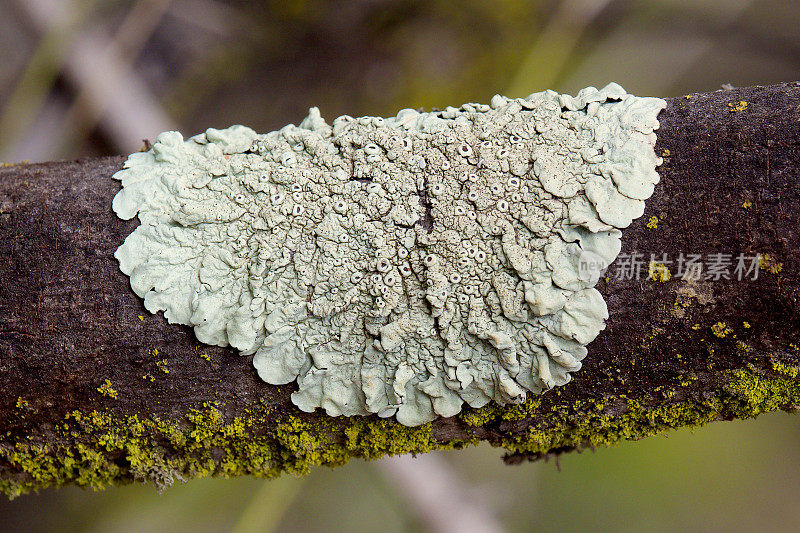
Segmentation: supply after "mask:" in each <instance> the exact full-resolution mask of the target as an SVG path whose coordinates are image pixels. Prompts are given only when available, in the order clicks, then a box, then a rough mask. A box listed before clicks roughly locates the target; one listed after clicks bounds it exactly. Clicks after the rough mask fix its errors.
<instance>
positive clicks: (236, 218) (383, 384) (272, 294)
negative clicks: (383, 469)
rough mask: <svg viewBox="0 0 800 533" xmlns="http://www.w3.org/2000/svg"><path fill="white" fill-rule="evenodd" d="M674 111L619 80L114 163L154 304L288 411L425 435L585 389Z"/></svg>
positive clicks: (229, 133) (123, 212) (128, 263)
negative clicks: (556, 391)
mask: <svg viewBox="0 0 800 533" xmlns="http://www.w3.org/2000/svg"><path fill="white" fill-rule="evenodd" d="M665 105H666V103H665V102H664V101H663V100H660V99H656V98H638V97H635V96H632V95H628V94H626V93H625V91H624V90H623V89H622V88H621V87H620V86H618V85H616V84H610V85H608V86H607V87H605V88H603V89H601V90H598V89H595V88H592V87H590V88H587V89H584V90H582V91H581V92H580V93H579V94H578V95H577V96H576V97H572V96H567V95H559V94H557V93H555V92H553V91H546V92H542V93H536V94H533V95H531V96H529V97H528V98H520V99H516V100H511V99H507V98H504V97H502V96H495V97H494V98H492V101H491V105H481V104H465V105H463V106H461V107H460V108H455V107H448V108H447V109H445V110H444V111H439V112H435V113H420V112H417V111H414V110H411V109H405V110H402V111H401V112H400V113H398V115H397V116H396V117H393V118H388V119H382V118H378V117H363V118H359V119H354V118H352V117H348V116H344V117H339V118H338V119H336V120H335V121H333V123H332V124H330V125H329V124H327V123H326V122H325V121H324V120H323V119H322V117H321V116H320V114H319V111H318V110H316V109H312V110H311V112H310V114H309V116H308V117H307V118H306V119H305V120H303V122H302V123H301V124H300V125H299V126H294V125H289V126H286V127H285V128H283V129H281V130H280V131H277V132H272V133H269V134H266V135H258V134H256V133H255V132H254V131H252V130H250V129H248V128H245V127H243V126H234V127H231V128H228V129H226V130H216V129H209V130H207V131H206V132H205V133H203V134H201V135H197V136H195V137H192V138H190V139H188V140H186V141H184V139H183V138H182V137H181V135H180V134H178V133H176V132H168V133H164V134H161V135H159V137H158V138H157V140H156V142H155V143H154V144H153V147H152V149H151V150H150V151H148V152H144V153H136V154H133V155H131V156H130V157H129V159H128V161H127V162H126V163H125V169H124V170H122V171H120V172H119V173H117V174H116V175H115V177H116V178H117V179H120V180H121V181H122V185H123V189H122V190H121V191H120V192H119V194H117V196H116V197H115V198H114V203H113V208H114V211H115V212H116V213H117V214H118V215H119V216H120V217H122V218H124V219H129V218H132V217H134V216H136V215H137V214H138V216H139V219H140V220H141V222H142V224H141V225H140V226H139V227H138V228H137V229H136V230H135V231H134V233H132V234H131V235H129V236H128V238H127V239H126V240H125V243H124V244H123V245H122V246H121V247H120V248H119V249H118V250H117V252H116V254H115V256H116V257H117V259H118V260H119V262H120V268H121V269H122V271H123V272H125V273H126V274H128V275H129V276H130V281H131V286H132V288H133V290H134V291H135V292H136V294H138V295H139V296H141V297H143V298H144V303H145V307H146V308H147V309H148V310H149V311H151V312H154V313H155V312H158V311H164V316H165V317H166V318H167V319H168V320H169V321H170V322H172V323H179V324H188V325H190V326H193V327H194V330H195V333H196V335H197V338H198V339H199V340H200V341H201V342H205V343H209V344H216V345H221V346H225V345H232V346H234V347H235V348H237V349H239V351H240V352H241V353H243V354H245V355H250V354H254V359H253V362H254V365H255V366H256V368H257V370H258V373H259V376H261V378H262V379H264V380H265V381H267V382H268V383H272V384H285V383H289V382H291V381H293V380H297V383H298V391H297V392H295V393H294V394H293V395H292V401H293V402H294V403H295V404H296V405H297V406H298V407H300V408H301V409H302V410H304V411H313V410H314V409H316V408H319V407H322V408H324V409H325V411H326V412H327V413H328V414H329V415H332V416H336V415H348V416H349V415H368V414H373V413H377V414H378V415H379V416H381V417H390V416H395V417H396V418H397V420H398V421H400V422H401V423H403V424H406V425H410V426H414V425H419V424H423V423H426V422H429V421H431V420H434V419H435V418H437V417H439V416H452V415H455V414H457V413H459V412H460V411H461V409H462V404H463V403H467V404H468V405H469V406H471V407H474V408H480V407H482V406H485V405H487V404H488V403H489V402H491V401H492V400H494V401H495V402H496V403H498V404H500V405H508V404H519V403H522V402H524V401H525V398H526V395H527V393H528V392H533V393H542V392H544V391H546V390H549V389H551V388H553V387H555V386H556V385H564V384H566V383H567V382H568V381H569V380H570V372H573V371H576V370H578V369H579V368H580V367H581V360H582V359H583V358H584V356H585V355H586V345H587V344H588V343H589V342H591V341H592V340H593V339H594V338H595V337H596V336H597V335H598V334H599V332H600V331H601V330H602V329H603V328H604V327H605V323H604V320H605V319H606V318H607V317H608V312H607V309H606V305H605V302H604V301H603V299H602V297H601V295H600V293H599V292H598V291H597V290H596V289H594V285H595V284H596V283H597V280H598V277H599V275H600V273H601V272H602V271H603V269H605V268H606V267H607V266H608V265H610V263H611V262H612V261H613V260H614V259H615V258H616V256H617V255H618V253H619V251H620V246H621V244H620V235H621V232H620V228H625V227H627V226H629V225H630V224H631V221H632V220H633V219H635V218H637V217H639V216H641V215H642V213H643V211H644V200H645V199H647V198H649V197H650V195H651V194H652V193H653V190H654V186H655V184H656V183H657V182H658V179H659V178H658V174H657V172H656V170H655V169H656V166H657V165H658V164H659V163H660V162H661V160H660V158H659V157H657V155H656V154H655V151H654V149H653V146H654V144H655V133H654V130H655V129H656V128H657V127H658V121H657V120H656V116H657V114H658V112H659V111H660V110H661V109H663V107H664V106H665Z"/></svg>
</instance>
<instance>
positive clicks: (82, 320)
mask: <svg viewBox="0 0 800 533" xmlns="http://www.w3.org/2000/svg"><path fill="white" fill-rule="evenodd" d="M668 102H669V105H668V107H667V108H666V109H665V110H664V111H663V112H662V113H661V115H660V117H659V120H660V122H661V128H660V129H659V131H658V132H657V133H658V143H657V145H656V150H657V152H658V153H659V154H662V153H663V154H664V164H663V165H662V166H661V167H660V169H659V172H660V174H661V182H660V183H659V185H658V186H657V187H656V191H655V194H654V195H653V197H652V198H651V199H650V200H649V201H648V202H647V208H646V211H645V215H644V217H643V218H641V219H639V220H636V221H634V223H633V225H632V226H631V227H629V228H628V229H626V230H624V231H623V249H622V253H623V254H630V253H633V252H639V253H641V254H643V257H644V260H645V271H646V270H647V266H646V263H647V262H648V260H649V258H650V254H651V253H652V254H655V255H656V256H657V257H660V256H661V254H663V253H666V254H668V256H669V258H670V259H675V258H677V257H678V254H679V253H680V252H684V253H691V254H703V255H704V256H706V255H707V254H714V253H725V254H732V255H733V257H734V264H735V257H736V256H737V255H738V254H740V253H744V254H747V255H748V256H752V255H755V254H757V253H760V254H768V255H769V257H768V259H765V260H763V261H762V267H763V268H762V269H760V270H759V273H758V279H757V280H741V281H739V280H737V279H736V276H735V275H732V276H731V277H732V279H730V280H725V279H722V280H718V281H698V282H695V283H689V282H687V281H685V280H680V279H677V278H676V277H673V278H672V279H670V280H669V281H665V282H660V281H653V280H650V279H648V278H647V275H646V272H645V275H643V276H641V278H640V279H638V280H636V279H630V280H628V279H616V267H615V266H614V265H612V268H611V270H610V272H609V278H608V280H607V281H605V280H601V282H600V284H599V286H598V288H599V289H600V291H601V292H602V293H603V295H604V297H605V299H606V301H607V303H608V308H609V312H610V318H609V320H608V326H607V328H606V330H605V331H603V332H602V333H601V334H600V336H599V337H598V338H597V340H595V341H594V342H593V343H592V344H591V345H590V346H589V355H588V357H587V358H586V360H585V361H584V367H583V369H582V370H580V371H579V372H577V373H576V374H575V375H574V379H573V381H572V382H571V383H570V384H568V385H567V386H565V387H562V388H561V389H560V392H559V393H558V394H546V395H544V397H543V398H542V400H541V403H540V404H539V405H538V406H537V407H535V408H532V409H531V410H529V411H527V414H523V415H517V416H511V417H506V418H507V419H504V418H503V417H502V416H499V417H498V416H494V417H487V418H486V420H485V423H482V424H481V423H478V424H477V425H474V424H476V422H475V420H473V421H472V424H473V425H470V424H468V423H467V422H466V421H465V417H453V418H449V419H441V420H437V421H436V422H434V423H433V424H432V426H431V428H430V430H429V431H430V439H431V442H432V443H433V444H434V445H446V444H448V443H454V442H461V441H465V440H474V439H482V440H488V441H490V442H493V443H504V444H505V445H506V446H509V447H510V448H512V449H517V450H522V449H526V450H527V451H528V452H530V453H531V454H532V455H533V456H540V455H542V454H543V453H547V452H555V451H563V450H568V449H573V448H575V447H576V444H575V442H574V440H564V439H560V440H559V439H554V440H553V442H551V443H549V444H545V445H541V446H538V447H536V446H529V447H525V446H514V445H510V444H509V443H510V442H511V441H514V442H516V443H518V444H519V443H523V442H524V441H525V438H526V435H530V433H528V430H529V428H531V427H534V428H537V429H538V430H541V431H543V432H544V433H545V434H546V433H547V431H548V427H551V426H552V425H553V422H552V419H551V418H547V417H545V416H544V415H543V414H542V413H544V412H547V413H555V412H563V413H564V417H565V419H568V420H569V421H570V423H571V424H573V426H571V427H574V428H575V431H579V429H578V428H579V427H581V419H582V418H583V419H585V420H588V418H589V417H590V415H591V416H595V415H597V410H599V412H601V413H602V415H603V416H605V417H608V418H604V419H603V420H605V421H606V422H602V423H600V422H597V421H596V419H595V418H592V420H595V421H594V422H591V424H594V425H595V428H596V429H598V431H600V432H601V433H602V432H603V431H606V430H604V429H603V428H602V427H600V426H598V424H600V425H602V424H604V423H607V422H608V420H612V421H613V420H620V419H621V418H620V417H623V416H624V415H625V414H626V413H628V414H631V413H632V412H633V411H634V410H636V411H637V412H639V413H642V412H644V413H647V412H650V413H657V412H660V411H658V410H659V409H662V410H663V409H664V408H668V407H669V406H674V405H676V404H677V403H679V402H683V404H686V402H693V403H692V405H695V406H697V405H699V403H698V402H700V403H702V402H707V401H708V400H709V398H712V397H715V398H727V400H725V401H723V402H722V403H723V404H722V406H721V407H719V408H718V409H717V412H716V414H715V415H714V418H732V417H738V416H749V415H752V414H756V413H757V412H760V411H762V410H767V409H774V408H777V407H783V408H789V407H792V405H793V404H794V403H795V399H797V398H798V395H796V394H795V393H796V392H797V391H796V390H795V389H792V388H791V387H794V386H796V385H797V382H798V381H799V380H796V379H794V378H793V377H792V372H791V370H789V371H788V374H789V377H788V378H787V377H786V376H787V371H786V368H787V367H786V366H783V365H789V366H791V365H794V364H797V363H798V362H799V361H800V352H798V348H797V347H798V346H800V322H799V321H798V319H799V318H800V314H799V312H800V307H799V306H798V298H799V297H800V278H798V266H800V230H798V227H799V226H800V84H798V83H791V84H781V85H775V86H769V87H750V88H743V89H735V90H730V91H716V92H713V93H708V94H694V95H691V97H689V96H687V97H678V98H672V99H669V100H668ZM742 102H745V103H746V104H745V103H742ZM123 160H124V159H123V158H122V157H107V158H102V159H88V160H79V161H69V162H53V163H41V164H21V165H12V166H7V167H5V168H0V391H2V393H0V452H3V451H4V453H0V479H13V480H16V481H22V482H29V481H31V479H33V480H34V481H33V482H32V483H31V484H30V486H34V487H35V486H41V485H46V484H48V481H47V480H39V479H36V476H35V475H33V477H31V476H32V474H31V472H30V468H28V467H26V466H24V465H21V463H20V461H19V460H14V459H13V458H12V457H11V455H10V451H9V450H12V449H13V448H14V446H15V445H17V444H18V443H20V442H24V443H27V444H30V443H32V442H33V443H38V444H40V445H46V446H45V447H46V449H47V450H49V451H48V452H47V453H55V452H52V450H53V449H54V448H55V447H58V446H67V447H68V446H71V445H74V444H75V442H77V441H81V442H82V440H81V439H83V436H80V435H78V436H75V435H73V436H72V437H70V438H71V439H73V441H74V442H70V441H69V439H67V438H66V437H65V436H64V435H60V434H58V432H57V431H56V429H57V428H58V424H63V421H64V419H65V415H67V414H68V413H70V412H74V411H80V412H90V411H92V410H100V411H102V410H108V412H112V413H115V414H116V415H118V416H123V415H125V414H132V413H136V414H138V415H140V416H141V417H142V418H146V417H153V416H156V417H159V418H160V419H162V420H177V419H180V418H181V417H184V415H185V414H186V413H187V412H190V410H191V409H193V408H198V407H199V406H201V405H202V404H203V403H204V402H209V401H215V402H217V403H218V405H219V406H221V407H220V411H221V413H222V415H223V418H224V419H225V420H232V419H233V418H234V417H235V416H237V415H243V414H244V413H246V412H247V410H253V409H256V408H260V409H263V408H264V407H265V406H266V408H267V410H268V411H269V412H270V413H271V415H270V416H268V417H266V418H265V419H264V421H263V423H262V426H261V427H254V428H253V429H252V431H253V432H255V434H259V435H264V434H269V433H270V432H273V431H274V430H275V428H276V426H275V424H278V423H279V422H280V420H284V421H285V418H281V417H282V416H283V415H292V416H293V417H296V419H297V420H301V421H304V422H309V423H311V422H314V421H318V420H324V419H325V418H327V417H326V415H325V414H324V413H322V412H317V413H314V414H304V413H300V412H299V411H298V410H297V409H296V408H295V407H294V406H293V405H292V404H291V401H290V398H289V395H290V394H291V392H292V390H293V385H286V386H280V387H275V386H270V385H268V384H266V383H264V382H262V381H261V380H259V379H258V377H257V375H256V373H255V371H254V369H253V367H252V364H251V358H250V357H240V356H239V355H237V353H236V352H235V351H234V350H231V349H226V348H218V347H210V346H201V345H199V343H198V342H197V341H196V339H195V337H194V335H193V333H192V331H191V330H190V329H189V328H187V327H184V326H175V325H170V324H168V323H167V322H166V321H165V320H164V318H163V317H162V316H160V315H159V316H153V315H151V314H149V313H148V312H147V311H145V309H144V307H143V305H142V301H141V300H140V299H139V298H138V297H136V296H135V295H134V294H133V292H132V291H131V290H130V288H129V284H128V278H127V277H126V276H125V275H123V274H122V273H121V272H120V271H119V268H118V265H117V261H116V260H115V259H114V257H113V253H114V251H115V250H116V248H117V247H118V246H119V245H120V244H121V243H122V241H123V240H124V238H125V237H126V236H127V235H128V234H129V233H130V232H131V231H133V229H134V227H135V226H136V225H137V224H138V222H137V221H135V220H134V221H122V220H119V219H118V218H117V217H116V216H115V215H114V213H112V211H111V208H110V206H111V199H112V197H113V196H114V194H115V193H116V192H117V190H118V189H119V185H118V183H117V182H116V181H114V180H112V179H110V176H111V174H113V173H114V172H115V171H116V170H118V169H119V168H120V166H121V164H122V162H123ZM652 216H655V217H657V218H658V223H657V227H656V228H655V229H652V228H649V227H647V225H646V222H647V221H648V220H649V219H650V217H652ZM670 268H671V270H672V271H673V274H674V271H675V266H674V265H671V266H670ZM732 274H733V273H732ZM140 316H141V317H142V318H143V319H140ZM744 322H747V323H748V325H749V327H746V326H745V325H744ZM717 323H723V324H724V327H722V329H720V326H717V334H715V333H714V332H713V331H712V329H711V327H712V326H713V325H714V324H717ZM726 329H729V330H730V332H728V333H726V332H725V330H726ZM198 347H199V348H198ZM154 349H157V350H158V355H157V356H156V355H154V353H153V350H154ZM200 353H202V354H207V355H208V356H209V357H210V359H211V362H209V361H207V360H205V359H204V358H201V357H199V355H198V354H200ZM162 360H166V366H165V367H164V365H163V363H162V366H161V367H159V366H157V363H158V362H159V361H162ZM776 363H777V367H778V369H779V370H782V371H783V373H782V374H781V375H780V376H778V374H776V372H775V368H776ZM164 369H166V370H169V373H168V374H166V373H164V372H163V370H164ZM734 371H746V372H748V375H756V376H761V377H763V378H764V380H765V381H764V382H763V383H762V385H763V386H764V388H763V390H757V391H755V392H756V393H763V394H766V395H767V399H766V400H764V403H763V404H759V406H757V407H756V408H754V409H751V410H747V409H744V410H742V409H740V408H739V407H741V406H742V405H751V404H752V405H754V404H753V402H755V401H756V400H754V399H753V398H754V397H753V396H747V394H745V393H744V392H743V391H742V390H740V389H741V387H740V388H739V389H736V390H734V389H733V388H732V387H731V376H732V375H733V374H732V373H731V372H734ZM794 375H796V373H794ZM143 376H152V377H153V378H155V380H154V381H153V380H151V379H150V378H149V377H146V378H143ZM739 376H740V377H742V376H743V374H739ZM779 377H780V379H788V380H789V381H788V382H782V383H783V385H784V386H787V383H788V386H789V387H790V391H789V392H791V393H792V394H787V393H786V392H787V391H786V390H785V388H786V387H784V389H783V390H781V391H777V390H776V386H775V383H776V382H775V381H770V379H772V378H775V379H778V378H779ZM105 380H109V381H110V383H111V384H112V387H113V389H114V391H116V395H117V398H116V399H114V398H112V397H111V395H110V394H105V395H104V394H102V393H101V392H99V391H98V387H101V386H102V384H103V383H104V382H105ZM740 385H741V383H740ZM667 390H668V391H671V392H670V394H656V393H654V391H667ZM731 398H734V400H735V402H734V403H726V402H728V401H729V400H730V399H731ZM587 401H595V402H602V403H603V404H604V405H600V406H598V405H597V404H595V406H594V407H593V408H592V409H594V410H595V412H591V409H589V408H585V409H584V408H581V407H578V406H580V405H586V402H587ZM759 401H760V400H759ZM631 402H636V404H637V405H638V407H636V408H635V409H634V407H632V403H631ZM737 406H738V407H737ZM699 409H705V407H699ZM500 413H501V414H502V410H501V411H500ZM654 416H655V415H654ZM679 418H680V417H679ZM699 421H702V420H699ZM697 422H698V419H695V418H692V417H688V418H686V420H683V419H677V420H674V421H672V422H670V421H669V420H666V419H665V423H664V424H661V423H659V424H660V425H659V424H655V425H653V428H655V429H656V430H659V431H660V430H661V429H663V428H664V427H674V426H679V425H682V424H685V423H697ZM325 423H326V424H330V425H331V427H332V429H331V432H332V434H333V435H335V436H338V437H335V438H339V437H341V435H342V434H343V433H342V432H343V431H345V430H346V429H347V428H348V427H349V426H352V425H353V424H354V423H357V422H356V421H354V420H348V419H345V418H338V419H332V420H330V421H327V420H325ZM637 423H638V422H637ZM562 430H563V428H562ZM580 431H584V430H580ZM605 434H606V435H607V436H609V439H608V441H609V442H610V441H613V440H617V438H627V437H629V436H642V435H646V434H648V431H641V432H636V431H634V432H633V433H632V434H631V435H626V434H623V435H619V436H614V435H610V434H608V432H607V431H606V433H605ZM65 439H66V441H65ZM582 442H586V443H596V442H597V441H596V440H592V439H589V438H587V439H584V440H583V441H582ZM159 446H161V445H159ZM163 448H164V449H167V450H169V449H170V445H169V444H163ZM413 449H414V448H413V447H412V448H409V450H411V451H413ZM350 452H351V455H365V454H366V455H369V454H370V453H369V452H368V451H367V450H365V449H360V448H359V447H358V446H353V447H352V449H351V450H350ZM171 453H173V454H179V453H181V452H180V450H178V451H175V450H172V452H171ZM117 455H119V453H117ZM212 457H214V459H215V460H222V459H220V458H219V457H217V456H214V455H213V454H212ZM517 457H519V455H518V456H517ZM114 460H115V461H116V463H115V464H117V465H118V466H120V465H121V466H120V468H121V469H122V471H121V473H119V474H118V475H116V476H115V478H114V480H125V479H129V478H132V477H140V475H139V474H138V473H137V472H134V471H133V470H130V469H126V468H127V466H126V464H127V463H125V461H124V460H120V459H119V458H118V457H117V458H115V459H114ZM315 462H323V463H324V462H330V461H326V460H321V461H315ZM273 466H277V467H278V469H280V468H281V465H277V464H276V463H275V462H274V460H273ZM247 471H248V472H250V471H251V469H249V470H247ZM76 472H77V470H76ZM233 473H235V474H236V473H244V471H236V472H233ZM183 474H184V475H191V474H192V473H191V472H183ZM77 475H78V474H77V473H76V474H75V475H73V476H72V478H76V477H77ZM72 480H73V479H71V478H70V476H69V475H67V476H66V477H65V478H63V479H54V480H52V481H51V482H56V483H63V482H68V481H72ZM6 490H7V491H11V489H8V488H7V489H6Z"/></svg>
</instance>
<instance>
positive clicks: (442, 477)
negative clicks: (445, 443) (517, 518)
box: [376, 454, 505, 533]
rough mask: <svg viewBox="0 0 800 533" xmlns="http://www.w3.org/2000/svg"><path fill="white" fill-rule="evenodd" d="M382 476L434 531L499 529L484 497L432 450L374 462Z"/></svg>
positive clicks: (488, 532)
mask: <svg viewBox="0 0 800 533" xmlns="http://www.w3.org/2000/svg"><path fill="white" fill-rule="evenodd" d="M376 465H377V466H378V468H379V469H380V470H381V472H382V473H383V474H384V476H385V477H386V478H387V479H388V480H389V481H390V482H391V483H392V484H393V485H394V486H395V487H396V488H397V489H398V492H399V493H400V494H401V496H402V497H403V498H404V499H405V500H406V501H407V502H408V504H410V505H411V508H412V511H413V513H414V514H415V515H416V516H417V517H418V518H420V519H421V520H422V521H423V522H424V523H425V525H427V526H428V529H429V530H430V531H433V532H435V533H456V532H457V533H499V532H501V531H505V529H504V528H503V527H502V525H500V523H498V522H497V520H496V519H495V517H494V516H493V513H492V511H491V509H489V507H488V506H487V504H486V501H485V500H478V499H477V498H475V497H474V494H472V493H471V492H472V491H470V490H469V489H468V486H469V484H468V483H467V482H466V481H465V480H464V479H461V477H460V476H459V475H458V473H457V472H455V471H454V470H453V469H452V468H451V467H450V465H448V464H447V462H446V461H444V460H443V459H442V458H441V457H439V456H437V455H435V454H428V455H419V456H417V457H413V456H411V455H401V456H398V457H387V458H385V459H381V460H379V461H377V462H376Z"/></svg>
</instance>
